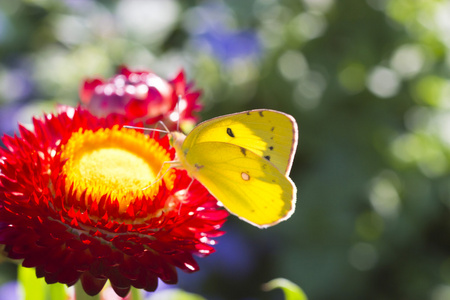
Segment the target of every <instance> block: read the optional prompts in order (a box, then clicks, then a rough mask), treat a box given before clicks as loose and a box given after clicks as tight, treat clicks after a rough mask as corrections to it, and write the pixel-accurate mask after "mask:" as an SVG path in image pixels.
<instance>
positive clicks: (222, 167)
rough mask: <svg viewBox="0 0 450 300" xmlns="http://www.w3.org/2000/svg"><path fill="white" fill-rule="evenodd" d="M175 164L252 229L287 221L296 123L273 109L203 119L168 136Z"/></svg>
mask: <svg viewBox="0 0 450 300" xmlns="http://www.w3.org/2000/svg"><path fill="white" fill-rule="evenodd" d="M171 140H172V146H173V147H174V148H175V150H176V153H177V159H178V161H179V164H178V165H177V166H181V167H182V168H184V169H185V170H187V172H188V173H189V174H190V176H191V177H193V178H195V179H197V180H198V181H199V182H200V183H201V184H202V185H204V186H205V187H206V188H207V189H208V190H209V192H210V193H211V194H212V195H213V196H214V197H215V198H216V199H218V200H219V201H220V202H222V203H223V205H224V206H225V208H227V209H228V210H229V211H230V212H231V213H233V214H235V215H237V216H238V217H240V218H241V219H243V220H245V221H247V222H249V223H251V224H253V225H256V226H258V227H268V226H271V225H275V224H277V223H278V222H280V221H282V220H285V219H287V218H288V217H289V216H290V215H291V214H292V212H293V211H294V209H295V201H296V192H297V190H296V187H295V184H294V183H293V182H292V180H291V179H290V178H289V177H288V175H289V172H290V169H291V166H292V161H293V156H294V153H295V150H296V147H297V140H298V130H297V123H296V122H295V120H294V118H292V117H291V116H289V115H287V114H284V113H281V112H277V111H273V110H264V109H261V110H251V111H247V112H241V113H236V114H231V115H226V116H221V117H217V118H214V119H211V120H208V121H205V122H203V123H201V124H199V125H198V126H197V127H195V128H194V129H193V130H192V132H191V133H189V134H188V135H187V136H185V135H184V134H182V133H179V132H172V133H171Z"/></svg>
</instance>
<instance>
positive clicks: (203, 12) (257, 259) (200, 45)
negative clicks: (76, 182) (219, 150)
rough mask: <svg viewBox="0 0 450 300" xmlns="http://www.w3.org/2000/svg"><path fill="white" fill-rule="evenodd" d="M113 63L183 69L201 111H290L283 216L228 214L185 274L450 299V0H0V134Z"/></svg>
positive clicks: (236, 290) (215, 288) (226, 293)
mask: <svg viewBox="0 0 450 300" xmlns="http://www.w3.org/2000/svg"><path fill="white" fill-rule="evenodd" d="M122 64H125V65H128V66H129V67H130V68H131V69H134V70H139V69H148V70H153V71H154V72H156V73H157V74H159V75H161V76H162V77H165V78H167V79H171V78H173V77H174V76H175V75H176V74H177V72H178V71H179V70H180V69H181V68H184V69H185V71H186V73H187V75H188V78H189V80H191V81H193V82H195V86H196V87H197V88H200V89H202V90H203V96H202V102H203V103H204V105H205V109H204V110H203V111H202V113H201V116H202V118H203V119H208V118H210V117H214V116H218V115H223V114H226V113H232V112H237V111H242V110H246V109H251V108H271V109H277V110H281V111H284V112H287V113H290V114H292V115H293V116H294V117H295V118H296V120H297V122H298V124H299V130H300V142H299V149H298V151H297V155H296V158H295V162H294V166H293V169H292V174H291V177H292V178H293V180H294V181H295V182H296V184H297V187H298V190H299V193H298V194H299V195H298V202H297V210H296V212H295V214H294V215H293V217H292V218H291V219H289V220H287V221H286V222H283V223H281V224H279V225H278V226H275V227H273V228H269V229H266V230H259V229H256V228H253V227H252V226H250V225H248V224H246V223H244V222H241V221H239V220H238V219H237V218H235V217H230V219H229V221H228V222H227V224H226V226H225V230H226V231H227V234H226V235H225V236H223V237H221V238H219V239H218V240H219V245H218V246H217V252H216V253H215V254H213V255H211V256H209V257H208V258H205V259H200V260H199V262H200V265H201V270H200V271H199V272H197V273H195V274H181V273H180V283H179V285H178V286H179V287H181V288H183V289H185V290H187V291H190V292H194V293H198V294H201V295H203V296H205V297H206V298H208V299H281V293H277V292H269V293H267V292H262V291H261V285H262V284H263V283H265V282H267V281H269V280H271V279H273V278H276V277H284V278H287V279H289V280H291V281H293V282H295V283H297V284H299V285H300V286H301V287H302V288H303V289H304V290H305V292H306V294H307V295H308V296H309V298H310V299H314V300H316V299H318V300H322V299H323V300H325V299H377V300H378V299H379V300H383V299H408V300H409V299H432V300H445V299H450V218H449V206H450V178H449V176H448V175H449V171H450V150H449V149H450V147H449V146H450V110H449V108H450V80H449V76H450V72H449V66H450V1H449V0H391V1H389V0H278V1H277V0H245V1H242V0H233V1H218V0H217V1H194V0H188V1H186V0H184V1H181V0H180V1H174V0H121V1H117V0H114V1H111V0H108V1H107V0H104V1H94V0H17V1H16V0H0V132H1V133H7V134H13V132H14V131H15V130H16V128H17V122H18V121H19V122H22V123H27V122H29V120H30V117H31V116H32V115H35V114H41V113H42V112H43V111H46V112H49V111H52V110H54V105H55V103H63V104H69V105H76V104H77V102H78V101H79V100H78V89H79V86H80V84H81V82H82V80H83V79H84V78H86V77H93V76H96V77H98V76H100V77H103V78H108V77H111V76H112V75H114V73H115V71H116V68H117V67H118V66H119V65H122ZM1 267H2V270H3V271H2V272H1V273H0V281H1V282H7V281H10V280H12V279H14V267H11V266H10V265H5V264H3V265H2V266H1ZM162 288H166V287H164V286H162Z"/></svg>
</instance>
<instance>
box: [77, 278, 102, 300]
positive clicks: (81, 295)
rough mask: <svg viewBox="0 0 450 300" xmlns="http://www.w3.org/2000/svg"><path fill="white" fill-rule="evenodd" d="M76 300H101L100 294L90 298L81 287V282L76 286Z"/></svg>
mask: <svg viewBox="0 0 450 300" xmlns="http://www.w3.org/2000/svg"><path fill="white" fill-rule="evenodd" d="M75 299H76V300H100V293H99V294H97V295H95V296H89V295H88V294H86V292H85V291H84V290H83V286H82V285H81V281H80V280H78V281H77V283H76V284H75Z"/></svg>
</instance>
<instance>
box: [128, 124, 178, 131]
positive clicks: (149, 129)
mask: <svg viewBox="0 0 450 300" xmlns="http://www.w3.org/2000/svg"><path fill="white" fill-rule="evenodd" d="M163 124H164V123H163ZM123 127H125V128H128V129H138V130H147V131H157V132H164V133H170V131H169V130H168V129H167V127H166V126H164V127H165V128H164V130H163V129H157V128H146V127H139V126H131V125H125V126H123Z"/></svg>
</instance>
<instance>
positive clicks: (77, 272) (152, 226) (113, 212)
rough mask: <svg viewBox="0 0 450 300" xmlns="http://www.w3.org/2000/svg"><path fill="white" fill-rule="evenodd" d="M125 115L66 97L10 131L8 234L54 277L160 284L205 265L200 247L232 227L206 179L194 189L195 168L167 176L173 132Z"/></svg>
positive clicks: (121, 290) (7, 241) (1, 174)
mask: <svg viewBox="0 0 450 300" xmlns="http://www.w3.org/2000/svg"><path fill="white" fill-rule="evenodd" d="M125 122H127V119H126V118H125V117H124V116H121V115H109V116H107V117H105V118H99V117H96V116H94V115H92V114H91V113H90V112H88V111H87V110H85V109H83V108H71V107H65V108H62V109H61V110H60V111H59V112H58V113H57V114H48V115H45V116H44V117H43V118H40V119H33V125H34V130H32V131H30V130H28V129H26V128H25V127H23V126H19V130H20V135H18V136H14V137H10V136H4V137H3V139H2V141H3V143H4V145H5V146H6V148H0V244H2V245H4V248H5V251H6V253H7V255H8V256H9V257H10V258H12V259H20V260H22V265H23V266H25V267H34V268H36V274H37V276H38V277H44V278H45V280H46V282H47V283H55V282H60V283H64V284H67V285H72V284H74V283H75V282H77V281H78V280H79V279H80V280H81V282H82V285H83V288H84V290H85V291H86V292H87V293H88V294H89V295H95V294H97V293H98V292H99V291H100V290H101V289H102V287H103V286H104V284H105V282H106V281H107V280H110V282H111V285H112V287H113V288H114V290H115V292H116V293H117V294H118V295H119V296H122V297H123V296H125V295H126V294H127V293H128V291H129V289H130V287H131V286H134V287H136V288H142V289H145V290H147V291H153V290H155V289H156V287H157V280H158V278H160V279H161V280H162V281H164V282H166V283H176V282H177V272H176V267H177V268H180V269H181V270H183V271H186V272H193V271H197V270H198V265H197V263H196V262H195V260H194V259H193V255H197V256H205V255H209V254H210V253H212V252H213V251H214V249H213V247H212V245H213V244H214V241H213V240H212V239H211V238H214V237H217V236H219V235H221V234H222V233H223V232H222V231H220V230H219V229H220V227H221V226H222V224H223V223H224V221H225V218H226V217H227V215H228V213H227V212H226V211H224V210H222V209H220V208H219V206H218V205H217V201H216V200H215V199H214V198H213V197H212V196H211V195H210V194H209V193H208V191H207V190H206V189H204V188H203V187H202V186H201V185H200V184H199V183H197V182H196V181H194V183H193V184H192V185H191V186H190V188H189V189H188V190H186V187H187V186H188V185H189V184H190V183H191V178H190V177H188V176H187V173H186V172H185V171H182V170H169V171H168V172H167V173H166V174H165V175H164V177H163V178H162V179H161V180H157V177H158V173H159V172H160V169H161V168H162V166H163V162H165V161H169V160H172V159H173V158H174V151H173V149H171V148H170V147H169V142H168V139H167V138H166V137H164V138H159V137H158V135H157V134H155V135H154V136H153V137H149V136H148V135H144V134H143V133H141V132H138V131H135V130H131V129H125V128H123V127H122V126H123V125H124V124H125ZM152 182H153V184H151V183H152ZM145 187H148V188H146V189H144V188H145Z"/></svg>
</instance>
